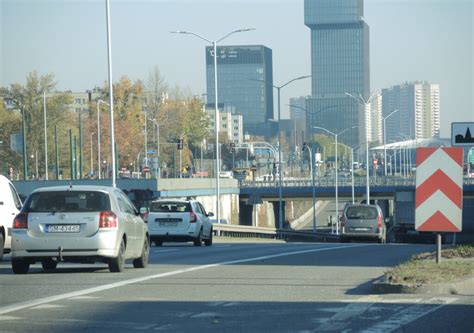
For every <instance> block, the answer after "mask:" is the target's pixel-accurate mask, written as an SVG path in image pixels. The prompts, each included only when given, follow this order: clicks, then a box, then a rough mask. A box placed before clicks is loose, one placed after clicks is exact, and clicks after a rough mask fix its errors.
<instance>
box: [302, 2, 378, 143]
mask: <svg viewBox="0 0 474 333" xmlns="http://www.w3.org/2000/svg"><path fill="white" fill-rule="evenodd" d="M363 5H364V3H363V0H305V2H304V20H305V24H306V25H307V26H308V27H309V28H310V29H311V74H312V78H311V80H312V81H311V84H312V97H311V98H310V99H309V100H308V103H307V109H308V115H307V116H308V119H307V134H309V135H310V136H312V135H313V134H314V130H313V127H314V126H320V127H324V128H326V129H328V130H330V131H332V132H335V133H337V132H340V131H343V130H344V129H346V128H348V127H352V126H358V127H357V128H355V129H353V130H351V131H348V132H346V133H345V134H344V135H343V136H342V137H341V138H340V140H341V141H342V142H346V143H348V144H351V145H355V144H357V143H364V142H365V141H366V139H365V126H366V124H365V121H364V120H365V117H364V115H365V111H364V109H365V108H364V107H363V106H362V105H360V104H359V103H357V101H355V100H354V99H352V98H350V97H348V96H347V95H346V93H350V94H353V95H356V96H359V95H360V96H362V97H364V98H368V97H369V94H370V70H369V60H370V59H369V26H368V25H367V23H366V22H365V21H364V20H363V14H364V6H363Z"/></svg>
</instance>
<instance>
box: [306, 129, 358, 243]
mask: <svg viewBox="0 0 474 333" xmlns="http://www.w3.org/2000/svg"><path fill="white" fill-rule="evenodd" d="M357 127H358V126H352V127H348V128H346V129H344V130H342V131H341V132H339V133H334V132H331V131H330V130H328V129H326V128H324V127H319V126H314V128H315V129H320V130H323V131H326V132H327V133H329V134H331V135H333V136H334V138H335V141H336V161H335V162H336V220H337V221H336V234H337V235H339V197H338V173H337V169H338V167H337V137H338V136H339V135H341V134H343V133H345V132H347V131H348V130H351V129H354V128H357Z"/></svg>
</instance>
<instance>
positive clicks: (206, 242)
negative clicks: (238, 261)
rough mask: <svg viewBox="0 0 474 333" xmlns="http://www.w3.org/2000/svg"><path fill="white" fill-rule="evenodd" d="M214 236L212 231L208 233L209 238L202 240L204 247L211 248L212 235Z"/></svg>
mask: <svg viewBox="0 0 474 333" xmlns="http://www.w3.org/2000/svg"><path fill="white" fill-rule="evenodd" d="M213 234H214V232H213V230H212V229H211V232H210V233H209V238H208V239H206V240H204V245H206V246H211V245H212V235H213Z"/></svg>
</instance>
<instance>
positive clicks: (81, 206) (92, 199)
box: [23, 191, 110, 212]
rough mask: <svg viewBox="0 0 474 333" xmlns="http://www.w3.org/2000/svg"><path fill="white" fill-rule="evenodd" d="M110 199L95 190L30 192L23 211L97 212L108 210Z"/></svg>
mask: <svg viewBox="0 0 474 333" xmlns="http://www.w3.org/2000/svg"><path fill="white" fill-rule="evenodd" d="M109 210H110V199H109V196H108V195H107V194H106V193H103V192H96V191H54V192H37V193H33V194H31V195H30V196H29V197H28V199H27V200H26V202H25V205H24V207H23V211H24V212H98V211H109Z"/></svg>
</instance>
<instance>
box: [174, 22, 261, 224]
mask: <svg viewBox="0 0 474 333" xmlns="http://www.w3.org/2000/svg"><path fill="white" fill-rule="evenodd" d="M252 30H255V29H253V28H251V29H238V30H234V31H231V32H229V33H228V34H227V35H225V36H224V37H222V38H220V39H218V40H214V41H211V40H210V39H208V38H206V37H203V36H201V35H198V34H197V33H194V32H191V31H170V32H171V33H176V34H185V35H193V36H195V37H197V38H200V39H202V40H204V41H206V42H208V43H209V44H212V48H213V52H214V55H213V56H214V92H215V99H214V104H215V115H214V128H215V141H216V148H215V149H216V221H217V223H220V214H219V211H220V210H219V206H220V188H219V186H220V185H219V173H220V172H219V168H220V165H219V159H220V153H219V108H218V94H217V43H219V42H221V41H222V40H224V39H226V38H227V37H229V36H230V35H233V34H235V33H238V32H246V31H252Z"/></svg>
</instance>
